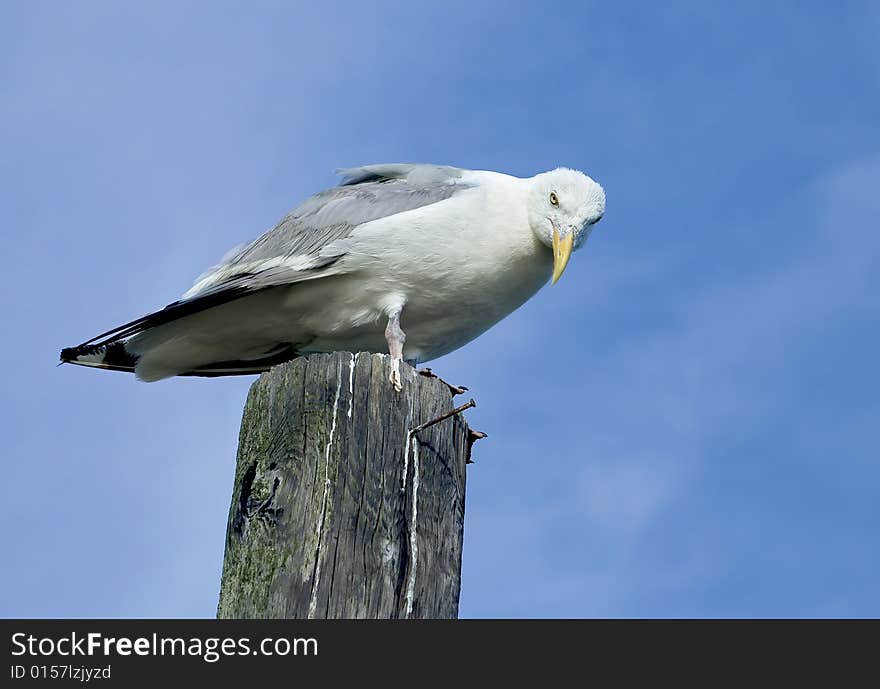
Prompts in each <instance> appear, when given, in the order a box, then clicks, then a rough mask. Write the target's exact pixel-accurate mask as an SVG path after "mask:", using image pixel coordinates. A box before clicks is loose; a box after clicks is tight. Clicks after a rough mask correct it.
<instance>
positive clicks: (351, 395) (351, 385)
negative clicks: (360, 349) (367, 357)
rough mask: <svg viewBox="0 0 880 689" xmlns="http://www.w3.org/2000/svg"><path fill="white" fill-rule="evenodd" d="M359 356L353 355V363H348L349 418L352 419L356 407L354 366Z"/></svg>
mask: <svg viewBox="0 0 880 689" xmlns="http://www.w3.org/2000/svg"><path fill="white" fill-rule="evenodd" d="M356 359H357V354H352V355H351V361H349V362H348V418H349V419H350V418H351V411H352V408H353V407H354V364H355V360H356Z"/></svg>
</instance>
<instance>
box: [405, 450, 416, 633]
mask: <svg viewBox="0 0 880 689" xmlns="http://www.w3.org/2000/svg"><path fill="white" fill-rule="evenodd" d="M409 438H410V442H411V443H412V450H413V494H412V514H411V516H410V522H409V554H410V561H409V579H408V581H407V582H406V616H407V617H409V616H410V613H412V609H413V593H414V592H415V587H416V569H417V567H418V564H419V539H418V533H417V532H416V529H417V526H418V516H419V439H418V438H416V437H415V436H414V435H413V434H412V433H410V434H409ZM408 447H409V443H407V448H408ZM407 454H409V452H408V451H407Z"/></svg>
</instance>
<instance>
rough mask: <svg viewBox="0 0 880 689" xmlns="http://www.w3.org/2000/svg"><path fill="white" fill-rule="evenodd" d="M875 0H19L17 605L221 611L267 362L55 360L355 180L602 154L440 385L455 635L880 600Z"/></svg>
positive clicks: (10, 148)
mask: <svg viewBox="0 0 880 689" xmlns="http://www.w3.org/2000/svg"><path fill="white" fill-rule="evenodd" d="M878 33H880V12H878V10H877V6H876V3H874V4H872V3H867V2H865V3H856V2H851V3H840V4H837V5H834V4H828V3H767V2H761V3H736V4H735V5H731V4H729V3H727V4H722V3H717V4H715V6H714V7H713V6H710V4H709V3H698V2H693V3H680V2H672V3H664V4H663V6H662V7H661V6H660V5H652V6H649V5H648V4H646V3H622V2H621V3H591V2H556V3H551V4H548V3H538V2H535V3H516V4H514V3H501V2H498V3H491V2H489V3H474V2H444V3H430V4H429V3H412V2H409V3H402V2H401V3H374V4H364V3H334V2H324V3H317V4H315V3H309V4H299V3H292V2H284V3H270V2H255V3H248V4H247V5H246V6H245V5H242V4H239V3H229V4H223V3H219V2H214V3H191V2H173V3H172V2H151V3H127V4H123V3H104V2H87V1H80V2H77V3H64V2H55V3H39V4H37V3H28V2H9V3H3V4H2V6H0V70H2V71H0V74H2V78H0V102H2V106H3V107H2V108H0V137H2V142H0V143H2V156H0V207H2V227H3V244H4V248H5V251H4V256H5V259H6V260H5V267H4V275H5V284H6V289H4V290H2V291H0V299H2V305H3V310H4V313H5V314H6V315H7V317H6V320H5V323H6V326H5V328H4V332H5V336H4V337H3V338H2V341H0V357H2V361H3V362H5V366H4V390H5V392H4V394H3V395H2V397H0V427H2V428H0V431H2V438H3V448H2V450H0V453H2V457H3V464H2V467H3V474H4V479H3V481H2V482H0V517H2V519H3V523H4V524H5V528H4V529H3V530H2V535H0V549H2V552H3V557H2V558H0V615H3V616H24V617H46V616H59V617H67V616H109V617H116V616H143V617H156V616H168V617H190V616H192V617H205V616H212V615H213V614H214V612H215V608H216V602H217V592H218V583H219V573H220V566H221V562H222V554H223V543H224V532H225V526H226V516H227V510H228V506H229V495H230V490H231V482H232V473H233V467H234V455H235V447H236V441H237V435H238V426H239V421H240V414H241V409H242V407H243V404H244V399H245V395H246V392H247V388H248V386H249V385H250V383H251V379H249V378H244V379H220V380H193V379H176V380H171V381H165V382H162V383H157V384H150V385H147V384H142V383H137V382H136V381H134V380H133V379H132V378H131V377H128V376H124V375H121V374H110V373H104V372H100V371H89V370H85V369H82V368H76V367H70V366H68V367H61V368H56V367H55V362H56V360H57V353H58V350H59V349H60V348H61V347H62V346H67V345H72V344H75V343H77V342H80V341H82V340H84V339H86V338H88V337H91V336H92V335H93V334H95V333H97V332H100V331H103V330H105V329H107V328H109V327H111V326H113V325H116V324H118V323H121V322H124V321H127V320H129V319H131V318H133V317H136V316H138V315H141V314H143V313H146V312H148V311H151V310H154V309H155V308H157V307H160V306H162V305H164V304H166V303H168V302H169V301H172V300H173V299H175V298H176V297H177V296H178V295H179V294H180V293H182V292H183V291H184V290H185V289H186V288H187V287H188V286H189V285H190V284H191V282H192V280H193V278H195V277H196V275H198V274H199V273H200V272H201V271H202V270H203V269H204V268H205V267H207V266H209V265H211V264H212V263H214V262H215V261H216V260H217V259H218V258H219V257H220V256H221V255H222V254H224V253H225V252H226V250H227V249H229V248H230V247H232V246H234V245H236V244H239V243H240V242H242V241H246V240H248V239H251V238H253V237H255V236H257V235H258V234H260V233H261V232H262V231H263V230H264V229H266V228H267V227H269V226H271V225H272V224H274V222H275V221H277V220H278V218H280V217H281V216H282V215H283V214H284V213H285V212H286V211H287V210H289V209H290V208H291V207H293V206H294V205H295V204H296V203H298V202H299V201H300V200H302V199H303V198H304V197H305V196H307V195H308V194H310V193H312V192H314V191H317V190H320V189H321V188H324V187H326V186H328V185H330V184H333V183H334V177H333V175H332V170H333V169H334V168H337V167H342V166H348V165H357V164H363V163H371V162H384V161H397V160H412V161H428V162H438V163H448V164H453V165H459V166H463V167H475V168H482V169H496V170H501V171H505V172H509V173H512V174H517V175H531V174H534V173H536V172H539V171H543V170H546V169H549V168H552V167H556V166H557V165H568V166H571V167H576V168H580V169H583V170H585V171H586V172H587V173H588V174H590V175H592V176H593V177H595V178H596V179H597V180H599V181H600V182H602V184H603V185H604V186H605V188H606V192H607V195H608V205H607V213H606V217H605V220H603V222H602V223H601V224H600V225H599V226H598V228H597V230H596V232H594V233H593V236H592V237H591V238H590V240H589V242H588V243H587V245H586V247H585V249H584V250H583V251H581V252H579V253H578V254H576V255H575V256H574V257H573V259H572V262H571V264H570V265H569V268H568V270H567V271H566V274H565V276H564V277H563V279H562V280H561V281H560V283H559V284H558V285H556V286H555V287H553V288H552V289H550V288H546V289H545V290H542V291H541V292H540V293H539V294H538V295H537V296H536V297H535V298H534V299H533V300H532V301H530V302H529V303H528V304H526V305H525V306H524V307H523V308H522V309H520V310H519V311H517V312H516V313H514V314H513V315H512V316H510V317H509V318H508V319H506V320H505V321H503V322H502V323H500V324H499V325H498V326H496V327H495V328H493V329H492V330H490V331H489V332H488V333H486V334H485V335H484V336H483V337H481V338H480V339H478V340H477V341H475V342H473V343H471V344H470V345H468V346H467V347H465V348H463V349H461V350H459V351H458V352H455V353H453V354H451V355H449V356H447V357H445V358H443V359H441V360H438V361H437V362H434V364H433V367H434V368H435V370H437V371H438V372H440V373H441V374H442V375H443V376H444V377H446V378H448V379H450V380H452V381H454V382H458V383H461V384H465V385H468V386H469V387H470V388H471V390H472V392H473V394H474V396H475V397H476V398H477V401H478V403H479V407H478V408H477V409H475V410H472V411H471V412H469V413H468V418H469V420H470V423H471V425H472V427H474V428H477V429H480V430H483V431H486V432H488V433H489V435H490V438H489V440H486V441H483V442H481V443H480V444H479V445H478V446H477V449H476V455H475V457H476V460H477V463H476V464H475V465H473V466H471V467H470V469H469V473H468V496H467V522H466V531H465V540H466V546H465V555H464V570H463V589H462V599H461V614H462V616H465V617H509V616H514V617H589V616H610V617H653V616H671V617H679V616H711V617H719V616H735V617H739V616H797V617H799V616H878V615H880V589H878V588H877V585H876V582H877V579H878V575H880V551H878V549H877V548H876V540H877V533H878V530H880V507H878V505H880V500H878V498H880V495H878V493H880V424H878V421H877V419H878V416H880V393H878V383H880V380H878V367H877V352H878V351H880V326H878V316H880V301H878V293H880V236H878V227H880V225H878V218H880V194H878V189H880V135H878V128H877V123H878V122H880V47H878V46H880V42H878V41H877V40H876V37H877V35H878Z"/></svg>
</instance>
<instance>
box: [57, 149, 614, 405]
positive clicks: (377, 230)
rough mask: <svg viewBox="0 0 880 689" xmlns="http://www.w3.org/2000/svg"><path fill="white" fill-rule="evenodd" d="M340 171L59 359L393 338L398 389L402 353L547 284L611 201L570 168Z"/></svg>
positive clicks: (453, 333)
mask: <svg viewBox="0 0 880 689" xmlns="http://www.w3.org/2000/svg"><path fill="white" fill-rule="evenodd" d="M339 172H340V174H341V175H342V176H343V179H342V182H341V184H340V185H339V186H338V187H334V188H331V189H327V190H325V191H322V192H320V193H318V194H315V195H314V196H312V197H310V198H308V199H306V201H304V202H303V203H302V204H301V205H300V206H299V207H297V208H295V209H294V210H293V211H291V212H290V213H289V214H288V215H287V216H285V217H284V218H283V219H282V220H281V222H279V223H278V224H277V225H276V226H275V227H274V228H272V229H271V230H269V231H268V232H266V233H265V234H264V235H263V236H262V237H260V238H259V239H257V240H255V241H253V242H251V243H250V244H248V245H246V246H245V247H244V248H240V249H237V250H235V251H233V252H232V253H231V254H230V255H228V256H227V257H225V258H224V259H223V260H222V262H221V263H220V264H219V265H217V266H215V267H214V268H212V269H211V270H209V271H208V272H206V273H204V274H203V275H202V276H201V277H199V278H198V280H196V283H195V284H194V285H193V286H192V287H191V288H190V289H189V291H187V292H186V293H185V294H184V295H183V297H182V298H181V299H180V300H179V301H176V302H174V303H172V304H169V305H168V306H166V307H165V308H164V309H162V310H160V311H156V312H155V313H151V314H149V315H147V316H144V317H142V318H138V319H137V320H134V321H132V322H131V323H126V324H125V325H121V326H119V327H118V328H114V329H113V330H110V331H108V332H106V333H102V334H101V335H98V336H96V337H93V338H92V339H91V340H88V341H87V342H84V343H83V344H81V345H79V346H77V347H71V348H67V349H64V350H62V352H61V360H62V362H70V363H73V364H79V365H82V366H92V367H96V368H104V369H110V370H115V371H130V372H134V373H135V375H136V376H137V377H138V378H139V379H140V380H144V381H154V380H160V379H162V378H168V377H170V376H223V375H237V374H249V373H259V372H261V371H266V370H268V369H269V368H271V367H272V366H274V365H275V364H278V363H281V362H283V361H287V360H289V359H292V358H294V357H296V356H299V355H301V354H307V353H310V352H332V351H351V352H359V351H368V352H385V351H388V352H389V353H390V354H391V357H392V358H391V367H390V371H391V372H390V379H391V382H392V384H393V385H394V386H395V387H396V388H397V389H400V370H399V364H400V361H401V360H402V359H403V358H404V357H406V359H407V360H408V361H412V362H423V361H428V360H430V359H435V358H437V357H439V356H442V355H443V354H446V353H448V352H451V351H453V350H454V349H457V348H459V347H461V346H462V345H464V344H466V343H468V342H470V341H471V340H473V339H474V338H475V337H477V336H478V335H480V334H481V333H483V332H484V331H485V330H487V329H488V328H489V327H491V326H492V325H494V324H495V323H497V322H498V321H499V320H501V319H502V318H504V317H505V316H507V315H508V314H509V313H511V312H512V311H514V310H515V309H516V308H518V307H519V306H521V305H522V304H523V303H524V302H525V301H526V300H527V299H529V298H530V297H531V296H532V295H533V294H535V293H536V292H537V291H538V290H539V289H540V288H541V286H542V285H544V284H545V283H546V282H547V281H548V280H552V282H554V283H555V282H556V281H557V280H558V279H559V277H560V276H561V275H562V271H564V270H565V266H566V265H567V263H568V259H569V256H570V255H571V252H572V251H573V250H574V249H578V248H579V247H581V246H582V245H583V243H584V242H585V241H586V240H587V237H589V235H590V232H591V231H592V229H593V226H594V225H595V224H596V223H597V222H598V221H599V220H600V219H601V218H602V215H603V213H604V212H605V192H604V191H603V189H602V187H601V186H600V185H599V184H598V183H596V182H595V181H593V180H592V179H591V178H590V177H588V176H586V175H585V174H583V173H582V172H578V171H576V170H570V169H567V168H557V169H555V170H552V171H550V172H544V173H541V174H539V175H535V176H534V177H530V178H525V179H523V178H519V177H513V176H510V175H505V174H501V173H498V172H489V171H484V170H464V169H459V168H454V167H447V166H440V165H413V164H403V163H393V164H384V165H367V166H364V167H357V168H351V169H347V170H340V171H339ZM404 330H405V332H404ZM404 345H405V350H406V352H405V354H404Z"/></svg>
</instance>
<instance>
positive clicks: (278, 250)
mask: <svg viewBox="0 0 880 689" xmlns="http://www.w3.org/2000/svg"><path fill="white" fill-rule="evenodd" d="M337 172H338V173H339V174H340V175H342V177H343V179H342V183H341V184H340V186H338V187H334V188H332V189H328V190H326V191H322V192H320V193H318V194H315V195H314V196H312V197H310V198H308V199H306V200H305V201H304V202H303V203H302V204H300V205H299V206H298V207H297V208H295V209H294V210H292V211H291V212H290V213H288V214H287V215H286V216H285V217H284V218H282V220H281V221H280V222H279V223H278V224H277V225H276V226H275V227H273V228H272V229H270V230H269V231H268V232H266V233H265V234H263V235H262V236H261V237H259V238H258V239H256V240H255V241H253V242H251V243H250V244H248V245H246V246H245V247H244V248H242V249H241V250H238V251H235V252H233V253H232V255H230V256H229V257H227V258H226V259H225V260H224V261H222V262H221V263H220V264H219V265H217V266H215V267H214V268H212V269H211V270H209V271H208V272H206V273H204V274H203V275H201V276H200V277H199V278H198V280H196V283H195V284H194V285H193V287H192V288H190V290H189V291H188V292H186V294H184V295H183V297H182V298H181V299H180V300H179V301H176V302H173V303H171V304H169V305H168V306H166V307H165V308H164V309H162V310H160V311H156V312H155V313H151V314H148V315H146V316H143V317H141V318H138V319H136V320H134V321H131V322H130V323H126V324H124V325H121V326H118V327H117V328H114V329H112V330H109V331H107V332H105V333H102V334H100V335H97V336H96V337H93V338H92V339H90V340H87V341H86V342H84V343H82V344H80V345H77V346H76V347H70V348H67V349H65V350H63V351H62V352H61V359H62V361H69V362H72V363H86V359H88V363H87V365H93V366H100V367H103V368H119V369H122V370H132V369H133V367H134V363H135V362H134V360H133V359H131V357H129V358H126V357H125V356H123V355H124V348H123V347H121V346H120V345H122V343H123V342H124V341H125V340H127V339H129V338H131V337H133V336H135V335H138V334H140V333H143V332H145V331H147V330H150V329H151V328H155V327H157V326H161V325H166V324H168V323H171V322H173V321H178V320H180V319H183V318H186V317H187V316H191V315H193V314H196V313H200V312H202V311H205V310H207V309H210V308H213V307H216V306H220V305H222V304H226V303H228V302H230V301H233V300H235V299H239V298H242V297H246V296H248V295H251V294H254V293H255V292H258V291H261V290H265V289H268V288H272V287H279V286H284V285H292V284H295V283H298V282H303V281H305V280H314V279H318V278H322V277H327V276H330V275H336V274H339V273H342V272H344V271H345V267H344V262H343V261H341V259H342V258H343V257H344V253H342V252H341V251H340V250H336V249H334V243H335V242H337V241H338V240H340V239H344V238H346V237H348V236H349V235H350V234H351V233H352V232H353V231H354V229H355V228H357V227H358V226H360V225H363V224H364V223H367V222H370V221H373V220H378V219H380V218H385V217H388V216H391V215H396V214H398V213H403V212H405V211H408V210H413V209H416V208H420V207H422V206H427V205H430V204H433V203H437V202H439V201H443V200H445V199H448V198H450V197H451V196H453V195H454V194H455V193H457V192H458V191H461V190H463V189H466V188H469V186H470V185H468V184H466V183H464V182H462V179H461V178H462V172H463V171H462V170H459V169H457V168H452V167H445V166H439V165H418V164H407V163H391V164H383V165H367V166H364V167H358V168H349V169H344V170H338V171H337ZM111 350H112V351H115V352H117V353H118V355H119V357H120V360H119V362H118V365H117V364H116V363H115V362H113V363H110V362H109V360H108V357H107V356H104V357H103V358H100V357H97V355H98V354H99V353H103V354H105V355H106V354H107V353H108V352H109V351H111ZM78 359H79V360H78Z"/></svg>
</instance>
